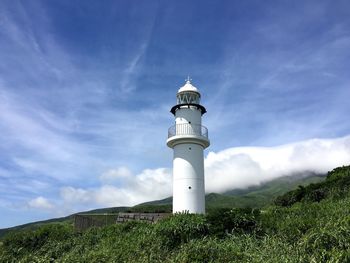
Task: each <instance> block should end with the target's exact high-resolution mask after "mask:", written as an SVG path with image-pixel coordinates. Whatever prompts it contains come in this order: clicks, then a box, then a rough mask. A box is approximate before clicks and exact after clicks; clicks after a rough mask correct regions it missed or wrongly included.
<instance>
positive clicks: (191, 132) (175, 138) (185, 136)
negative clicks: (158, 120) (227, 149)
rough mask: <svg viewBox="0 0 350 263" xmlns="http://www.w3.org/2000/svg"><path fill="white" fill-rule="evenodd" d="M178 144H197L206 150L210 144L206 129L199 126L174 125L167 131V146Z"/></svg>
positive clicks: (187, 124) (188, 124)
mask: <svg viewBox="0 0 350 263" xmlns="http://www.w3.org/2000/svg"><path fill="white" fill-rule="evenodd" d="M178 143H198V144H200V145H202V146H203V147H204V148H206V147H208V146H209V144H210V142H209V139H208V129H207V128H206V127H205V126H202V125H199V124H190V123H181V124H175V125H174V126H171V127H170V128H169V130H168V140H167V144H168V146H169V147H172V146H174V145H176V144H178Z"/></svg>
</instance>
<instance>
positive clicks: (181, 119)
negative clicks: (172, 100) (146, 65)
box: [167, 78, 210, 214]
mask: <svg viewBox="0 0 350 263" xmlns="http://www.w3.org/2000/svg"><path fill="white" fill-rule="evenodd" d="M176 97H177V104H176V105H175V106H174V107H172V108H171V110H170V111H171V113H172V114H174V116H175V125H174V126H172V127H170V128H169V131H168V140H167V145H168V146H169V147H170V148H172V149H174V158H173V213H176V212H189V213H196V214H204V213H205V190H204V156H203V151H204V149H205V148H207V147H208V146H209V144H210V142H209V139H208V130H207V128H206V127H204V126H202V115H203V114H204V113H206V109H205V108H204V107H203V106H202V105H200V98H201V95H200V93H199V91H198V89H197V88H196V87H194V86H193V85H192V84H191V81H190V79H189V78H188V79H187V81H186V84H185V85H184V86H183V87H181V88H180V89H179V91H178V92H177V95H176Z"/></svg>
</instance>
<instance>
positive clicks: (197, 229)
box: [0, 166, 350, 262]
mask: <svg viewBox="0 0 350 263" xmlns="http://www.w3.org/2000/svg"><path fill="white" fill-rule="evenodd" d="M349 188H350V166H347V167H340V168H336V169H334V170H333V171H331V172H329V173H328V176H327V178H326V180H325V181H323V182H320V183H315V184H311V185H309V186H304V187H299V188H298V189H296V190H294V191H291V192H288V193H286V194H284V195H282V196H281V197H278V198H277V199H276V200H275V204H274V205H271V206H268V207H265V208H264V209H262V210H260V209H256V208H217V209H211V210H210V212H209V213H208V214H207V215H206V216H201V215H191V214H178V215H174V216H171V217H169V218H167V219H164V220H163V221H161V222H159V223H157V224H146V223H139V222H128V223H125V224H118V225H110V226H107V227H104V228H99V229H97V228H93V229H90V230H88V231H86V232H84V233H76V232H74V231H73V228H72V226H71V225H70V224H68V223H61V224H51V225H47V226H43V227H40V228H38V229H36V230H34V231H23V232H14V233H10V234H9V235H8V236H6V237H5V238H4V239H3V240H2V244H1V245H0V262H350V193H349Z"/></svg>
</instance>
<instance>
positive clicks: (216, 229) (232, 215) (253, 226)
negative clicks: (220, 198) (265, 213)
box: [206, 208, 261, 237]
mask: <svg viewBox="0 0 350 263" xmlns="http://www.w3.org/2000/svg"><path fill="white" fill-rule="evenodd" d="M206 219H207V221H208V223H209V225H210V227H209V229H210V233H211V234H213V235H216V236H218V237H224V236H225V235H227V234H244V233H245V234H248V233H249V234H252V233H254V234H258V233H260V232H261V227H260V210H258V209H252V208H234V209H229V208H219V209H213V210H211V211H210V212H209V213H208V215H207V216H206Z"/></svg>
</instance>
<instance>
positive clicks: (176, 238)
mask: <svg viewBox="0 0 350 263" xmlns="http://www.w3.org/2000/svg"><path fill="white" fill-rule="evenodd" d="M154 230H155V235H156V237H157V238H159V240H160V241H161V243H162V245H163V246H164V247H165V248H168V249H172V248H175V247H177V246H179V245H180V244H182V243H187V242H188V241H189V240H191V239H196V238H202V237H204V236H206V235H208V233H209V226H208V224H207V222H206V220H205V217H204V216H203V215H195V214H187V213H183V214H175V215H173V216H170V217H168V218H166V219H164V220H161V221H160V222H159V223H157V224H156V225H155V227H154Z"/></svg>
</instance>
